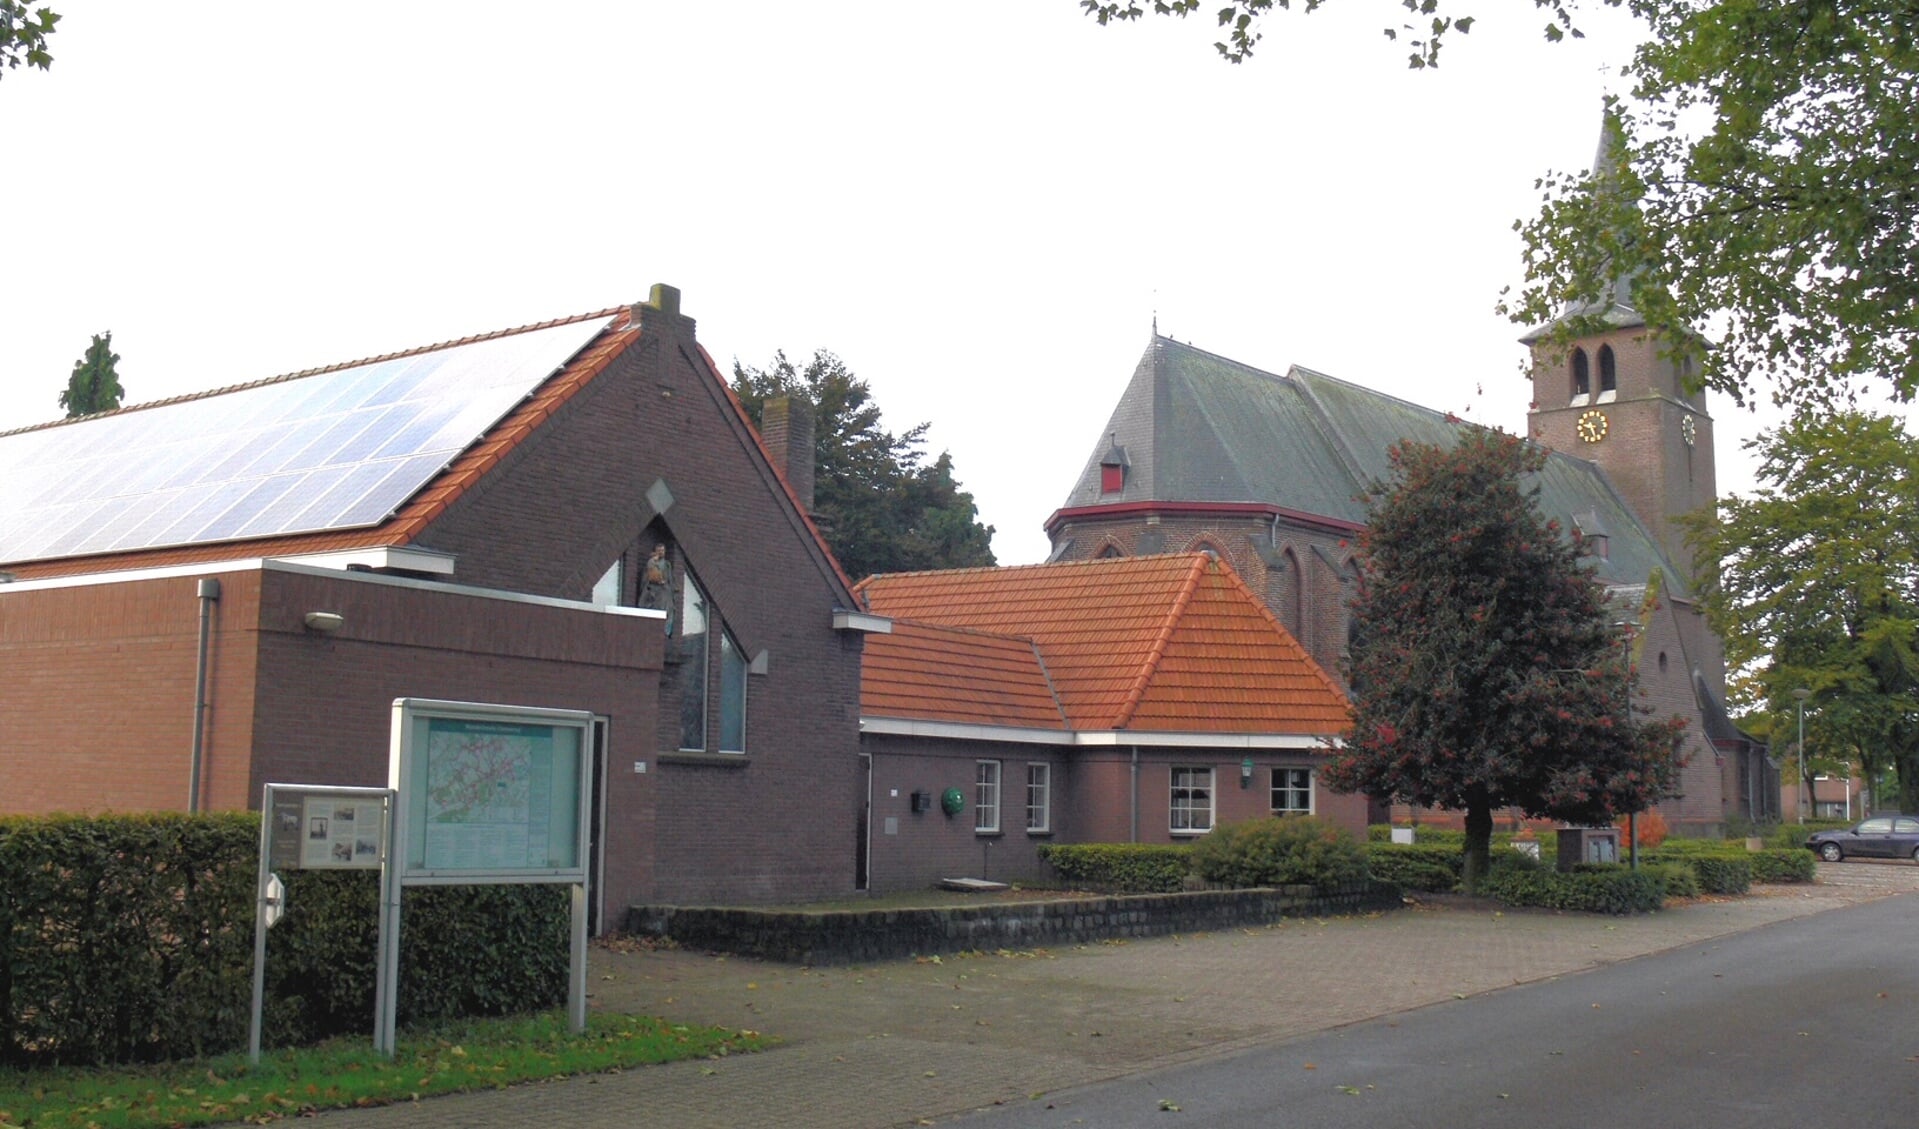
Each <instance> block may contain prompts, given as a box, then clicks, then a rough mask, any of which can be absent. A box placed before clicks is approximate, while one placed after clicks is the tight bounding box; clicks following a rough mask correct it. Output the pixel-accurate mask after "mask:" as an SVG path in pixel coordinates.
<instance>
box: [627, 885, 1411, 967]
mask: <svg viewBox="0 0 1919 1129" xmlns="http://www.w3.org/2000/svg"><path fill="white" fill-rule="evenodd" d="M1400 904H1401V901H1400V892H1399V888H1398V887H1396V886H1392V885H1389V884H1387V883H1380V882H1375V883H1372V884H1371V885H1368V886H1355V887H1350V888H1342V889H1339V890H1335V891H1331V892H1328V893H1321V894H1316V893H1314V891H1313V888H1312V887H1310V886H1285V887H1280V888H1277V889H1260V890H1206V891H1200V892H1194V893H1183V894H1125V895H1112V896H1108V897H1092V898H1077V899H1072V900H1067V901H1035V902H1011V903H1008V902H1000V903H995V904H991V905H978V906H948V907H944V908H939V909H889V910H879V909H875V910H857V909H855V910H828V911H816V912H809V911H804V910H761V909H733V908H720V907H706V906H634V907H632V908H631V909H629V910H628V911H627V929H628V930H629V931H631V932H634V933H641V934H647V935H651V936H658V937H670V938H672V939H673V940H675V941H677V942H679V943H680V944H682V945H686V946H688V947H689V948H696V949H708V950H712V951H716V952H727V953H738V954H741V955H744V956H755V957H761V958H764V959H766V960H777V961H787V962H790V963H795V964H814V965H820V964H854V963H860V962H864V961H875V960H894V959H898V958H901V957H909V956H923V955H932V954H935V953H955V952H965V951H968V950H976V949H977V950H985V951H993V950H997V949H1033V948H1056V947H1059V946H1062V945H1074V944H1081V943H1084V942H1087V941H1102V940H1107V939H1110V938H1115V937H1157V936H1162V935H1165V934H1168V933H1195V932H1201V931H1206V930H1215V929H1229V928H1233V927H1235V926H1242V925H1263V924H1267V923H1269V922H1273V921H1278V920H1280V919H1281V918H1286V917H1328V916H1335V915H1340V914H1351V913H1364V912H1370V911H1374V910H1385V909H1397V908H1399V906H1400Z"/></svg>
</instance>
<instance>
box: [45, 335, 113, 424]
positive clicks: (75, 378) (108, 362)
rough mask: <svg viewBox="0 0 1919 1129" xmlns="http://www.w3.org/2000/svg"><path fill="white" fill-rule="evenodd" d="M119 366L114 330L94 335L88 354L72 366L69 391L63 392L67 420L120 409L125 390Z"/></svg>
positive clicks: (62, 402) (63, 405) (61, 403)
mask: <svg viewBox="0 0 1919 1129" xmlns="http://www.w3.org/2000/svg"><path fill="white" fill-rule="evenodd" d="M118 363H120V354H118V353H116V352H114V351H113V331H112V330H110V329H109V330H107V331H106V332H105V333H104V334H101V333H96V334H94V335H93V344H92V345H89V346H87V352H86V355H85V356H83V357H81V358H80V359H79V360H78V361H75V362H74V364H73V375H72V376H71V377H69V378H68V379H67V390H66V391H65V392H62V393H60V406H61V407H63V408H65V409H66V410H67V418H68V419H75V418H78V417H80V416H90V415H93V414H94V413H95V412H110V411H112V410H113V409H115V408H117V407H119V406H120V400H121V399H122V398H123V397H124V396H126V391H125V390H124V389H122V388H121V387H120V376H119V374H118V373H116V372H114V371H113V366H114V365H116V364H118Z"/></svg>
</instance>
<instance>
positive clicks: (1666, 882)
mask: <svg viewBox="0 0 1919 1129" xmlns="http://www.w3.org/2000/svg"><path fill="white" fill-rule="evenodd" d="M1641 869H1642V870H1644V871H1645V872H1646V873H1647V874H1650V875H1652V876H1653V877H1655V878H1657V879H1659V882H1660V885H1661V887H1662V888H1663V889H1664V890H1665V894H1666V897H1668V898H1696V897H1698V896H1699V879H1698V877H1697V876H1696V875H1694V874H1693V872H1692V867H1690V866H1687V865H1685V864H1684V863H1679V862H1669V863H1664V864H1661V865H1658V866H1650V865H1649V866H1645V867H1642V868H1641Z"/></svg>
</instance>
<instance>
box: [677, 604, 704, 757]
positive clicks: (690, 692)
mask: <svg viewBox="0 0 1919 1129" xmlns="http://www.w3.org/2000/svg"><path fill="white" fill-rule="evenodd" d="M706 639H707V630H706V593H705V592H703V591H701V589H700V586H699V585H698V584H697V583H695V582H694V580H693V577H692V576H691V575H689V576H687V578H686V584H685V586H684V587H682V588H681V589H680V659H681V662H680V748H682V749H685V750H688V751H697V752H703V751H705V749H706V660H707V651H706Z"/></svg>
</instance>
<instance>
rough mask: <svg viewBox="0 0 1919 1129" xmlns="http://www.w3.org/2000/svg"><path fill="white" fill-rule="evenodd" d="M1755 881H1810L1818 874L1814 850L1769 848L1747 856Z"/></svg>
mask: <svg viewBox="0 0 1919 1129" xmlns="http://www.w3.org/2000/svg"><path fill="white" fill-rule="evenodd" d="M1746 860H1747V861H1748V862H1750V863H1752V880H1753V881H1754V882H1810V881H1812V880H1813V878H1814V877H1815V876H1816V875H1817V874H1818V868H1817V867H1815V866H1814V865H1813V862H1814V859H1813V855H1812V852H1811V851H1809V850H1807V849H1805V848H1804V847H1794V848H1791V849H1789V850H1788V849H1780V848H1771V847H1769V848H1767V849H1766V850H1763V851H1754V852H1752V853H1751V854H1749V855H1747V856H1746Z"/></svg>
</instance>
